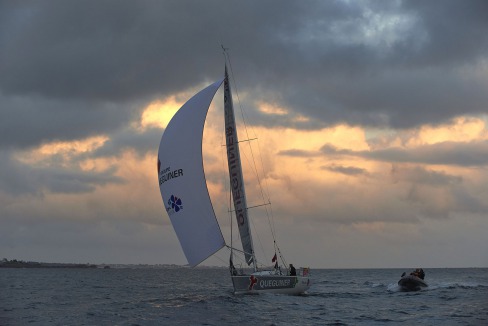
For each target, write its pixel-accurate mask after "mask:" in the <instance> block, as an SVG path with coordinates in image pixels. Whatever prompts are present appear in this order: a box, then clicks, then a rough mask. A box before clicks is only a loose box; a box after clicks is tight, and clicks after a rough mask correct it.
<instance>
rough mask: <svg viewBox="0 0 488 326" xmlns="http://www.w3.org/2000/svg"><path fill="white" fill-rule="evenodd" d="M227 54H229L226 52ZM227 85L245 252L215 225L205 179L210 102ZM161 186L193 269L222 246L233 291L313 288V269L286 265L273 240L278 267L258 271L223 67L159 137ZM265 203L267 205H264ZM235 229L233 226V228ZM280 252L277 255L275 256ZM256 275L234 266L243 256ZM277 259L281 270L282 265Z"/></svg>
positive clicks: (232, 177) (231, 165) (229, 141)
mask: <svg viewBox="0 0 488 326" xmlns="http://www.w3.org/2000/svg"><path fill="white" fill-rule="evenodd" d="M224 53H225V52H224ZM222 83H224V117H225V119H224V120H225V138H226V145H225V146H226V149H227V151H226V152H227V163H228V173H229V183H230V188H231V193H232V199H233V209H230V208H229V210H230V211H231V212H233V214H234V216H235V220H237V228H238V230H239V232H238V233H239V237H240V239H241V243H242V250H237V249H236V248H234V246H233V244H232V233H231V244H230V246H229V245H227V244H226V243H225V240H224V238H223V235H222V232H221V229H220V226H219V224H218V222H217V218H216V216H215V212H214V209H213V207H212V202H211V200H210V196H209V193H208V189H207V184H206V181H205V173H204V170H203V158H202V136H203V128H204V124H205V119H206V115H207V111H208V109H209V106H210V103H211V102H212V99H213V97H214V95H215V93H216V92H217V90H218V89H219V88H220V86H221V84H222ZM158 178H159V187H160V191H161V196H162V199H163V202H164V203H165V206H166V212H167V213H168V215H169V218H170V220H171V223H172V225H173V227H174V229H175V232H176V235H177V236H178V239H179V241H180V244H181V246H182V248H183V251H184V253H185V256H186V258H187V260H188V263H189V265H190V266H192V267H194V266H196V265H198V264H200V263H201V262H202V261H204V260H205V259H207V258H208V257H210V256H211V255H213V254H215V253H216V252H217V251H219V250H220V249H222V248H223V247H224V246H226V247H228V248H229V249H230V260H229V270H230V273H231V279H232V284H233V286H234V293H261V292H270V293H283V294H301V293H303V292H305V291H306V290H307V289H308V288H309V287H310V279H309V269H308V268H299V269H298V272H297V271H296V270H295V268H294V267H293V265H291V264H290V265H289V267H290V268H286V267H284V266H287V265H286V262H285V260H284V258H283V256H282V254H281V252H280V250H279V248H278V247H277V245H276V239H275V237H274V232H271V235H272V236H273V242H274V246H275V255H274V257H273V259H272V262H273V263H274V266H273V267H272V268H269V269H267V270H263V269H262V268H260V267H259V265H258V262H257V259H256V254H255V251H254V244H253V240H252V235H251V229H250V226H249V223H250V222H249V217H248V210H249V207H248V205H247V201H246V192H245V187H244V177H243V173H242V167H241V158H240V151H239V140H238V138H237V130H236V122H235V118H234V107H233V102H232V94H231V86H230V83H229V76H228V73H227V65H225V77H224V79H221V80H218V81H217V82H215V83H213V84H211V85H209V86H208V87H206V88H204V89H203V90H201V91H200V92H199V93H197V94H196V95H194V96H193V97H192V98H191V99H189V100H188V101H187V102H186V103H185V104H184V105H183V106H182V107H181V108H180V109H179V110H178V112H176V114H175V115H174V116H173V118H172V119H171V121H170V122H169V124H168V126H167V127H166V129H165V131H164V134H163V136H162V138H161V143H160V145H159V152H158ZM265 205H267V204H265ZM231 230H232V227H231ZM276 253H279V255H277V254H276ZM240 256H242V258H241V259H242V260H241V261H242V262H243V263H244V265H247V266H250V267H251V268H252V272H250V273H249V272H245V271H244V268H242V267H240V268H236V267H235V266H234V258H240ZM279 261H281V264H282V266H283V268H282V266H280V264H279Z"/></svg>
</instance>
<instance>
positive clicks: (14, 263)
mask: <svg viewBox="0 0 488 326" xmlns="http://www.w3.org/2000/svg"><path fill="white" fill-rule="evenodd" d="M0 268H99V267H98V266H97V265H94V264H69V263H68V264H66V263H39V262H32V261H27V262H26V261H21V260H16V259H13V260H6V259H4V260H2V261H0Z"/></svg>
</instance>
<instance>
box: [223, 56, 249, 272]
mask: <svg viewBox="0 0 488 326" xmlns="http://www.w3.org/2000/svg"><path fill="white" fill-rule="evenodd" d="M224 111H225V142H226V146H227V164H228V168H229V179H230V187H231V191H232V199H233V202H234V209H235V213H236V219H237V226H238V228H239V235H240V237H241V241H242V249H243V251H244V256H245V259H246V262H247V264H248V265H251V263H253V265H254V270H256V263H255V262H256V258H255V254H254V248H253V243H252V237H251V229H250V227H249V218H248V214H247V201H246V191H245V189H244V178H243V174H242V166H241V155H240V152H239V140H238V138H237V130H236V121H235V117H234V105H233V103H232V93H231V90H230V83H229V76H228V74H227V65H225V79H224Z"/></svg>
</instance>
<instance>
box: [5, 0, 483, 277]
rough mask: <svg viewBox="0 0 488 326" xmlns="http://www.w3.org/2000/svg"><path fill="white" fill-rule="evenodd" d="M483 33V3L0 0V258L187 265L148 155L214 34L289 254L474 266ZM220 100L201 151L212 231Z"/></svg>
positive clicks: (212, 70)
mask: <svg viewBox="0 0 488 326" xmlns="http://www.w3.org/2000/svg"><path fill="white" fill-rule="evenodd" d="M486 30H488V2H486V1H484V0H481V1H475V0H468V1H456V0H444V1H420V0H419V1H399V0H393V1H389V0H388V1H387V0H378V1H348V0H343V1H279V5H277V2H273V1H269V2H263V1H233V0H231V1H187V0H182V1H53V0H48V1H0V49H1V50H0V206H1V210H0V259H2V258H7V259H20V260H26V261H44V262H76V263H78V262H79V263H98V264H101V263H117V264H186V260H185V257H184V254H183V251H182V250H181V247H180V245H179V242H178V240H177V238H176V235H175V233H174V230H173V228H172V226H171V224H170V220H169V218H168V216H167V214H166V212H165V210H164V205H163V202H162V200H161V196H160V193H159V189H158V181H157V173H156V162H157V150H158V146H159V142H160V138H161V135H162V133H163V132H164V128H165V127H166V125H167V123H168V122H169V120H170V119H171V117H172V115H173V114H174V113H175V112H176V110H177V109H178V108H179V107H180V106H181V105H182V104H183V103H184V102H185V101H186V100H188V99H189V98H190V97H191V96H192V95H193V94H194V93H196V92H197V91H198V90H200V89H202V88H203V87H205V86H206V85H209V84H210V83H212V82H214V81H216V80H218V79H220V78H222V77H223V73H224V56H223V54H222V48H221V44H223V45H224V46H225V47H226V48H228V53H229V55H230V58H231V65H232V74H233V77H235V83H236V86H237V92H236V91H234V96H235V97H236V95H238V96H239V98H238V99H237V98H235V99H234V103H238V105H236V106H237V107H238V112H239V113H236V115H237V116H239V115H240V108H244V110H245V112H246V115H245V117H247V119H248V121H247V124H248V128H249V130H251V131H252V134H253V135H254V134H255V135H256V137H258V139H259V140H258V141H257V143H258V144H257V145H258V149H259V152H260V153H261V157H262V158H261V161H262V166H263V171H264V172H263V174H262V175H261V181H262V183H263V184H265V185H266V189H267V191H268V193H269V196H270V201H271V203H272V210H273V221H274V224H275V228H276V237H277V242H278V245H279V246H280V249H281V252H282V253H283V255H284V256H285V257H286V260H287V261H288V262H292V263H293V264H294V265H295V266H310V267H312V268H397V267H398V268H400V267H401V268H403V267H407V268H410V267H412V268H415V267H423V268H435V267H487V266H488V237H487V234H488V37H487V36H486ZM222 96H223V95H222V92H221V91H219V92H218V93H217V95H216V97H215V100H214V102H215V104H214V105H212V107H211V109H210V112H209V116H208V121H207V124H206V127H205V135H206V140H205V141H204V144H203V149H204V162H205V171H206V173H207V183H208V188H209V192H210V195H211V197H212V200H213V205H214V208H215V211H216V214H217V219H218V220H219V223H220V224H221V228H222V232H223V233H224V237H225V238H226V241H227V242H229V241H230V238H229V233H228V232H227V229H228V226H229V224H230V222H229V220H228V213H227V210H228V208H227V201H228V195H227V194H226V189H225V188H226V187H225V184H226V182H225V181H224V180H225V179H223V178H224V177H223V174H224V172H223V159H222V150H221V148H222V146H221V144H222V137H221V135H220V134H219V133H220V132H221V130H222V129H221V128H222V126H221V125H222V119H223V117H222V112H221V111H220V110H221V108H222V104H221V102H222ZM242 137H244V136H242ZM242 137H241V139H242ZM253 137H254V136H253ZM254 143H256V142H254ZM253 146H254V145H253ZM244 155H245V154H244ZM245 169H246V168H245ZM245 173H246V170H245ZM251 179H252V178H251ZM250 181H251V184H252V180H250ZM247 193H248V195H249V204H250V205H253V204H254V203H255V201H254V198H255V197H256V196H255V195H256V187H255V186H253V185H248V188H247ZM253 214H255V216H254V218H253V217H252V216H253ZM251 217H252V218H253V223H254V224H253V232H255V231H256V232H255V233H254V234H255V236H254V235H253V237H254V238H255V240H258V241H257V242H258V243H259V245H257V247H260V248H261V247H262V248H263V251H264V257H265V258H264V259H269V260H271V257H272V255H273V254H274V252H273V249H272V248H271V247H270V245H269V244H268V243H269V242H270V237H269V236H266V235H265V233H264V232H263V233H261V232H262V231H264V227H265V226H266V225H267V221H266V220H265V219H264V218H263V217H262V215H261V213H254V212H253V211H252V212H251ZM254 230H255V231H254ZM271 246H272V245H271ZM227 261H228V252H227V251H225V249H223V250H222V251H221V252H219V253H217V254H216V255H215V256H214V257H212V258H210V259H209V260H207V261H205V262H204V263H203V265H222V266H225V264H226V263H227Z"/></svg>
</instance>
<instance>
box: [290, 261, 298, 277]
mask: <svg viewBox="0 0 488 326" xmlns="http://www.w3.org/2000/svg"><path fill="white" fill-rule="evenodd" d="M290 275H291V276H297V270H296V269H295V267H294V266H293V264H290Z"/></svg>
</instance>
